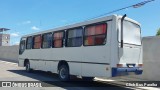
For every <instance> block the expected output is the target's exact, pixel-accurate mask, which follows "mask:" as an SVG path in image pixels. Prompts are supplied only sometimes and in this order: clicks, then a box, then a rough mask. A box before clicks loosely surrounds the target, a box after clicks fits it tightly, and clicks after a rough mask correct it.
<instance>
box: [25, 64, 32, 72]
mask: <svg viewBox="0 0 160 90" xmlns="http://www.w3.org/2000/svg"><path fill="white" fill-rule="evenodd" d="M25 67H26V71H27V72H31V68H30V63H29V62H26V65H25Z"/></svg>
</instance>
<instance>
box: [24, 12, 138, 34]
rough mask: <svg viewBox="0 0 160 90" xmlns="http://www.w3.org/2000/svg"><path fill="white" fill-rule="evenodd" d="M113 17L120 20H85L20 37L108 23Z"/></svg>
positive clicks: (104, 18) (106, 18)
mask: <svg viewBox="0 0 160 90" xmlns="http://www.w3.org/2000/svg"><path fill="white" fill-rule="evenodd" d="M113 17H117V18H121V17H122V16H121V15H115V14H114V15H110V16H105V17H101V18H96V19H91V20H86V21H83V22H80V23H75V24H72V25H66V26H63V27H58V28H54V29H49V30H45V31H40V32H36V33H32V34H27V35H24V36H22V37H28V36H33V35H38V34H43V33H49V32H53V31H59V30H67V29H69V28H75V27H80V26H85V25H89V24H93V23H98V22H103V21H108V20H112V19H113ZM126 18H127V17H126ZM127 19H129V20H130V21H133V22H135V23H137V24H138V25H140V24H139V23H138V22H136V21H134V20H132V19H130V18H127Z"/></svg>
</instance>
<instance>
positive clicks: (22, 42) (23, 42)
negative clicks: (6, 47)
mask: <svg viewBox="0 0 160 90" xmlns="http://www.w3.org/2000/svg"><path fill="white" fill-rule="evenodd" d="M24 50H25V40H22V41H21V42H20V47H19V54H20V55H21V54H22V53H23V52H24Z"/></svg>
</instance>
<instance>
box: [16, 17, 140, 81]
mask: <svg viewBox="0 0 160 90" xmlns="http://www.w3.org/2000/svg"><path fill="white" fill-rule="evenodd" d="M142 65H143V63H142V43H141V28H140V24H139V23H138V22H136V21H135V20H132V19H130V18H127V17H126V15H124V16H120V15H111V16H106V17H102V18H97V19H93V20H88V21H84V22H81V23H76V24H73V25H68V26H64V27H60V28H56V29H51V30H47V31H42V32H38V33H34V34H29V35H25V36H23V37H22V38H21V40H20V48H19V66H21V67H26V71H28V72H30V71H31V70H42V71H49V72H52V73H58V75H59V78H60V80H62V81H67V80H69V79H70V75H75V76H81V77H82V78H83V79H86V80H93V78H94V77H108V78H109V77H116V76H121V75H129V74H131V73H132V74H136V75H139V74H142V71H143V70H142Z"/></svg>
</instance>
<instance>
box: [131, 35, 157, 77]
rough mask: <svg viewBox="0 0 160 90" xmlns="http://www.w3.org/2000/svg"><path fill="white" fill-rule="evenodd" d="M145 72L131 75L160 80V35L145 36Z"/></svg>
mask: <svg viewBox="0 0 160 90" xmlns="http://www.w3.org/2000/svg"><path fill="white" fill-rule="evenodd" d="M142 41H143V74H142V75H138V76H135V75H133V76H129V77H134V78H139V79H144V80H160V78H159V77H160V37H158V36H157V37H155V36H150V37H144V38H143V39H142Z"/></svg>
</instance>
